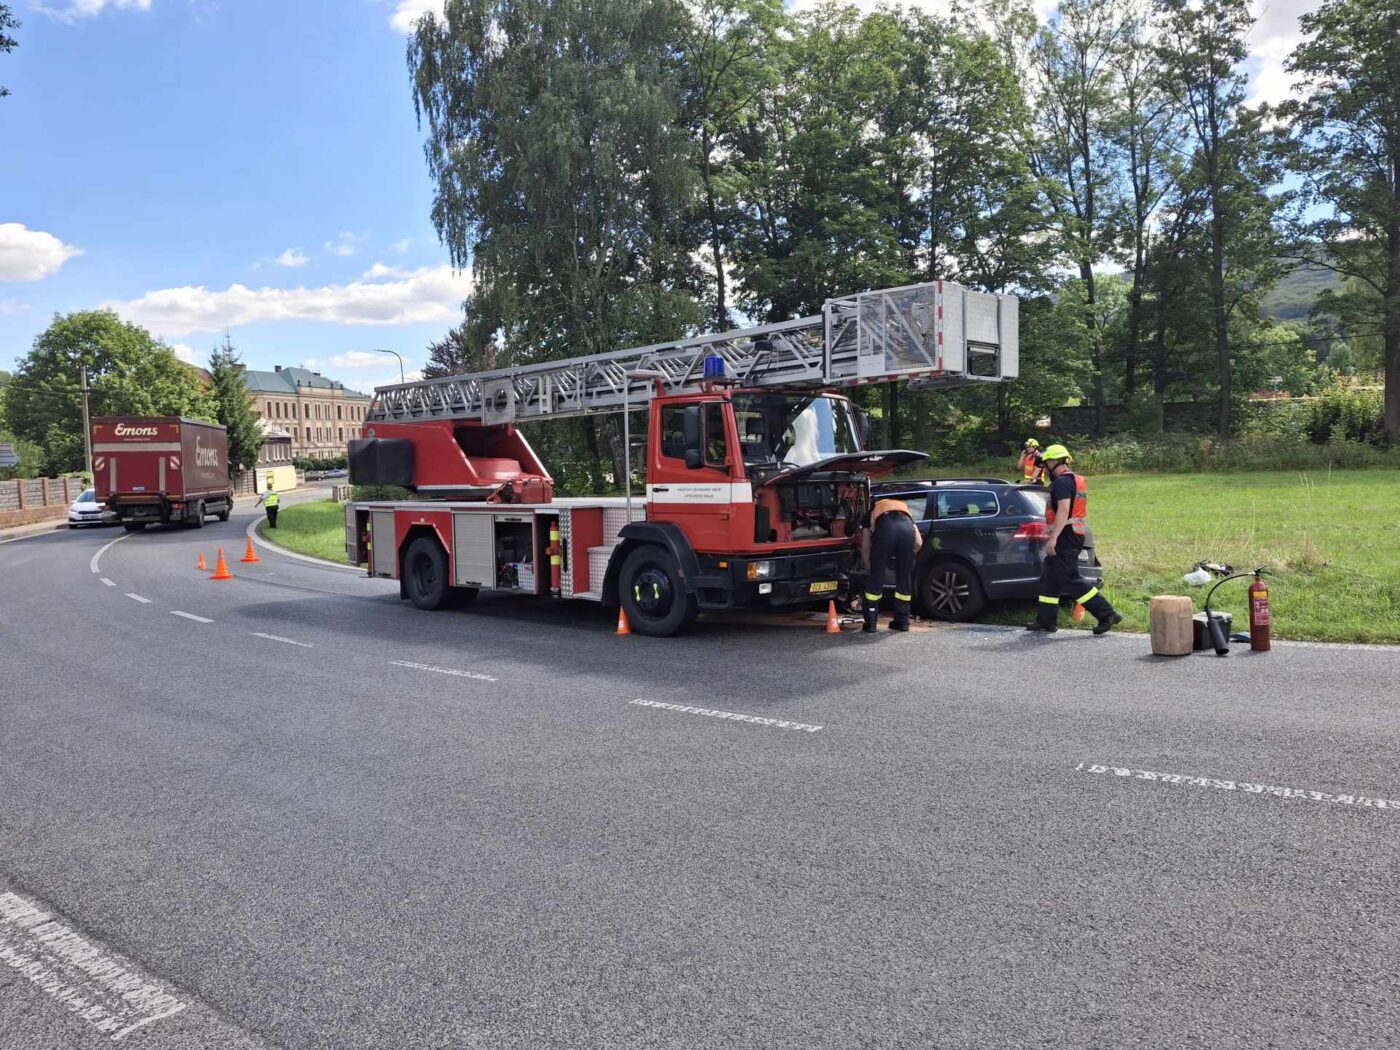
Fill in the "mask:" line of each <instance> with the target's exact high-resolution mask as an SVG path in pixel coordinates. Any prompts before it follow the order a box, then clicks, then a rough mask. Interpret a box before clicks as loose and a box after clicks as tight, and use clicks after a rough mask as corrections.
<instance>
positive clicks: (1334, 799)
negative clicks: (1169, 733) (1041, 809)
mask: <svg viewBox="0 0 1400 1050" xmlns="http://www.w3.org/2000/svg"><path fill="white" fill-rule="evenodd" d="M1074 768H1075V769H1076V770H1078V771H1079V772H1082V773H1108V774H1111V775H1113V776H1116V777H1127V778H1129V779H1132V780H1152V781H1155V782H1156V783H1158V784H1185V785H1186V786H1187V787H1203V788H1213V789H1215V790H1216V791H1242V792H1244V793H1245V794H1246V795H1271V796H1273V797H1274V798H1283V799H1300V800H1302V801H1305V802H1329V803H1331V804H1333V805H1337V806H1360V807H1362V808H1365V809H1395V810H1400V801H1396V800H1395V799H1388V798H1371V797H1369V796H1367V795H1345V794H1343V795H1339V794H1333V793H1331V792H1327V791H1311V790H1308V789H1305V788H1290V787H1276V786H1275V785H1273V784H1254V783H1249V782H1247V781H1243V780H1218V779H1216V778H1215V777H1195V776H1189V775H1186V774H1183V773H1155V772H1153V771H1152V770H1150V769H1128V768H1127V767H1125V766H1101V765H1096V764H1094V763H1092V762H1081V763H1079V765H1077V766H1075V767H1074Z"/></svg>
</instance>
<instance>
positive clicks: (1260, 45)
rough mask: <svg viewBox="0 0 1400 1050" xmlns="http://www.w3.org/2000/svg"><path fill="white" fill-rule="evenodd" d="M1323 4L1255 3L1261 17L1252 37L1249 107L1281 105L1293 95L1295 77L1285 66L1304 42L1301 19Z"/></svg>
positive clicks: (1308, 0)
mask: <svg viewBox="0 0 1400 1050" xmlns="http://www.w3.org/2000/svg"><path fill="white" fill-rule="evenodd" d="M1319 2H1320V0H1254V2H1253V3H1252V5H1251V8H1252V10H1253V12H1254V14H1255V15H1256V16H1257V17H1258V21H1257V22H1256V23H1255V24H1254V30H1253V32H1251V33H1250V35H1249V61H1248V68H1249V70H1250V74H1251V75H1250V84H1249V103H1250V104H1251V105H1258V104H1259V103H1261V102H1268V103H1272V104H1277V103H1279V102H1282V101H1283V100H1284V99H1286V98H1289V97H1290V96H1291V95H1292V94H1293V81H1292V77H1291V76H1290V75H1289V74H1288V73H1287V72H1286V71H1285V70H1284V68H1283V65H1284V63H1285V62H1286V61H1287V60H1288V56H1289V55H1291V54H1292V53H1293V49H1294V48H1295V47H1297V46H1298V44H1299V43H1300V42H1301V41H1302V39H1303V31H1302V29H1300V28H1299V26H1298V17H1299V16H1300V15H1305V14H1308V13H1309V12H1311V11H1314V10H1316V9H1317V7H1318V4H1319Z"/></svg>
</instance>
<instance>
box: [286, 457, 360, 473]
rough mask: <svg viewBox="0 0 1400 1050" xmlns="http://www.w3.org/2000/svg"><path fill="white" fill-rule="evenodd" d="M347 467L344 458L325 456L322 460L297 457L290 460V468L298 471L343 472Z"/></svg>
mask: <svg viewBox="0 0 1400 1050" xmlns="http://www.w3.org/2000/svg"><path fill="white" fill-rule="evenodd" d="M347 465H348V464H347V463H346V458H345V457H344V456H327V457H325V458H324V459H320V458H312V457H308V456H297V457H295V458H294V459H293V460H292V466H294V467H296V468H297V469H298V470H344V469H346V466H347Z"/></svg>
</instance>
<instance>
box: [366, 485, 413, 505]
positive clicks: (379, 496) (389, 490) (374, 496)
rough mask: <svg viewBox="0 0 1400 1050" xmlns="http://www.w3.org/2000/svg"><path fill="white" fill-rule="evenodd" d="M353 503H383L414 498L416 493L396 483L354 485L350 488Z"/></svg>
mask: <svg viewBox="0 0 1400 1050" xmlns="http://www.w3.org/2000/svg"><path fill="white" fill-rule="evenodd" d="M350 492H351V496H350V498H351V500H352V501H354V502H355V503H384V502H387V501H388V500H401V499H414V498H415V497H416V496H417V495H418V494H417V493H416V492H414V491H413V490H411V489H402V488H399V487H398V486H397V485H355V486H354V487H353V488H352V489H351V490H350Z"/></svg>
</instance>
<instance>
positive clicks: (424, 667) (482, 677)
mask: <svg viewBox="0 0 1400 1050" xmlns="http://www.w3.org/2000/svg"><path fill="white" fill-rule="evenodd" d="M389 662H390V663H391V664H393V665H394V666H395V667H411V668H413V669H414V670H415V671H432V672H433V673H435V674H450V675H452V676H453V677H454V678H474V679H476V680H477V681H478V682H499V681H500V679H499V678H493V677H492V676H491V675H489V674H477V673H476V672H475V671H455V670H453V669H452V668H451V667H433V666H432V665H431V664H416V663H414V662H413V661H411V660H390V661H389Z"/></svg>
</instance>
